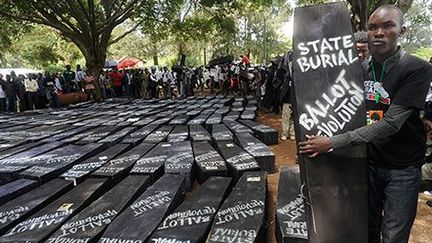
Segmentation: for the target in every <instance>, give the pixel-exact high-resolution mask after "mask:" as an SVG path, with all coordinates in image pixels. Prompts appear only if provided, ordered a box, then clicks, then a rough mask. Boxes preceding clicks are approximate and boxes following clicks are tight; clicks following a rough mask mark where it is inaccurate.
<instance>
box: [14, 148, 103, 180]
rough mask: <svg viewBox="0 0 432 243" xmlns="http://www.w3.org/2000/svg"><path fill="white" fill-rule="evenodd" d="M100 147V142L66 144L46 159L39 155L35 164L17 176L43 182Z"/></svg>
mask: <svg viewBox="0 0 432 243" xmlns="http://www.w3.org/2000/svg"><path fill="white" fill-rule="evenodd" d="M66 148H68V149H66ZM69 148H70V149H69ZM102 148H103V146H102V144H94V143H92V144H87V145H84V146H77V145H68V146H67V147H64V148H60V149H57V150H56V151H55V152H56V153H55V155H54V156H50V157H49V158H47V159H44V158H43V156H41V157H40V159H39V160H38V163H37V164H35V165H33V166H31V167H30V168H28V169H26V170H24V171H22V172H20V173H19V177H21V178H29V179H35V180H38V181H39V182H41V183H45V182H46V181H48V180H51V179H53V178H55V177H57V176H59V175H61V174H62V173H63V172H65V171H67V170H68V169H69V168H71V167H72V166H73V165H75V164H77V163H79V162H81V161H83V160H85V159H86V158H88V157H90V156H92V155H94V154H96V153H97V152H99V151H101V149H102ZM52 153H54V151H53V152H52Z"/></svg>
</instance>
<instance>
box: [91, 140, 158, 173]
mask: <svg viewBox="0 0 432 243" xmlns="http://www.w3.org/2000/svg"><path fill="white" fill-rule="evenodd" d="M153 146H154V144H148V143H142V144H139V145H138V146H136V147H134V148H132V149H131V150H129V151H127V152H125V153H123V154H121V155H120V156H118V157H116V158H115V159H112V160H110V161H108V162H107V163H105V164H104V165H103V166H102V167H100V168H99V169H98V170H96V171H95V172H93V173H92V174H91V176H92V177H109V178H113V179H120V178H122V177H124V176H126V175H127V173H128V172H129V170H130V169H131V168H132V166H133V165H134V164H135V162H136V161H137V160H138V159H140V158H141V157H143V156H144V155H145V154H146V153H147V152H148V151H149V150H150V149H151V148H152V147H153Z"/></svg>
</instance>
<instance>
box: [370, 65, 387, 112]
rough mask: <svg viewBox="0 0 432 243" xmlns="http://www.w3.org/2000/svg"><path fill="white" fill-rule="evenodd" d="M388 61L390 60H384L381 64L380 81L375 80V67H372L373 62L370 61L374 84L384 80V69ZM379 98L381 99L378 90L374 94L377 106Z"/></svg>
mask: <svg viewBox="0 0 432 243" xmlns="http://www.w3.org/2000/svg"><path fill="white" fill-rule="evenodd" d="M388 60H390V59H386V60H385V61H384V63H383V67H382V69H381V76H380V79H379V80H377V78H376V74H375V65H374V62H373V61H372V77H373V80H374V83H376V82H379V83H382V81H383V79H384V74H385V68H386V64H387V61H388ZM380 98H381V93H380V91H379V90H378V92H377V93H376V94H375V103H377V104H378V103H379V101H380Z"/></svg>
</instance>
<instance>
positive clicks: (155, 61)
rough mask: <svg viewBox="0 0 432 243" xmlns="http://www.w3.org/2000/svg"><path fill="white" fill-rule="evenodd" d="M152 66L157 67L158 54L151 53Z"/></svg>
mask: <svg viewBox="0 0 432 243" xmlns="http://www.w3.org/2000/svg"><path fill="white" fill-rule="evenodd" d="M153 65H155V66H159V58H158V54H157V53H156V52H155V53H153Z"/></svg>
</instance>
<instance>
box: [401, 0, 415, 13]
mask: <svg viewBox="0 0 432 243" xmlns="http://www.w3.org/2000/svg"><path fill="white" fill-rule="evenodd" d="M413 1H414V0H399V1H398V7H399V8H400V9H401V10H402V12H403V13H406V12H408V9H409V8H410V7H411V5H412V3H413Z"/></svg>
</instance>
